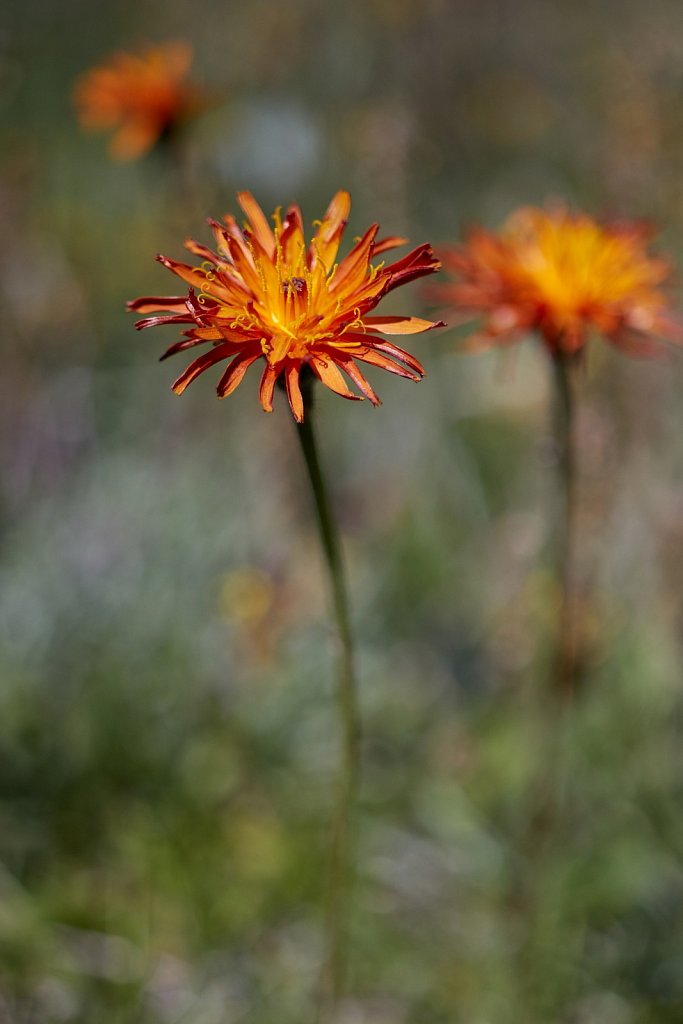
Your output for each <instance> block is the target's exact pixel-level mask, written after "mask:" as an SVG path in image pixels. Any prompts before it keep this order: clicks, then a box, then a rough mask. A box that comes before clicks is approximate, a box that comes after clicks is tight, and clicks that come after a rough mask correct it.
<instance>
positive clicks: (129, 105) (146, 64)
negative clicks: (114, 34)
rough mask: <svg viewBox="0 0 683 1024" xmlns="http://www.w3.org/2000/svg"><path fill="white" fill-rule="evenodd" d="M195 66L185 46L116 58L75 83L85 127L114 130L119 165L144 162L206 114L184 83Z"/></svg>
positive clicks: (197, 96)
mask: <svg viewBox="0 0 683 1024" xmlns="http://www.w3.org/2000/svg"><path fill="white" fill-rule="evenodd" d="M191 62H192V47H191V46H190V45H189V44H188V43H185V42H168V43H163V44H162V45H160V46H153V47H149V48H148V49H146V50H144V51H142V52H140V53H138V54H131V53H117V54H115V55H114V56H113V57H112V58H111V59H110V60H109V62H108V63H107V64H104V65H102V66H101V67H97V68H93V69H92V70H91V71H88V72H86V73H85V74H84V75H82V76H81V78H79V79H78V81H77V82H76V86H75V89H74V102H75V104H76V107H77V108H78V113H79V119H80V122H81V125H82V126H83V127H84V128H86V129H88V130H94V131H101V130H106V129H108V128H113V129H115V133H114V137H113V138H112V140H111V143H110V147H109V148H110V152H111V155H112V156H113V157H115V158H116V159H117V160H134V159H135V158H136V157H139V156H142V155H143V154H144V153H147V152H148V150H150V149H151V148H152V146H153V145H154V144H155V143H156V142H158V141H159V139H160V138H162V136H164V135H166V134H168V133H169V132H171V131H173V129H174V128H176V127H177V126H178V125H179V124H180V122H181V121H183V120H185V119H186V118H188V117H190V116H192V115H193V114H195V113H197V112H198V111H199V110H200V109H201V108H202V106H203V103H202V100H201V97H200V93H199V91H198V90H197V89H196V88H195V87H194V86H191V85H189V84H188V83H187V82H186V81H185V79H186V76H187V72H188V70H189V67H190V64H191Z"/></svg>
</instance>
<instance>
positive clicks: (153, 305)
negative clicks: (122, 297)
mask: <svg viewBox="0 0 683 1024" xmlns="http://www.w3.org/2000/svg"><path fill="white" fill-rule="evenodd" d="M126 309H127V310H129V312H131V313H162V312H163V311H164V310H168V311H169V312H173V313H182V311H183V310H184V309H187V305H186V299H185V296H184V295H168V296H164V295H160V296H156V295H143V296H141V297H140V298H139V299H133V300H132V301H131V302H127V303H126Z"/></svg>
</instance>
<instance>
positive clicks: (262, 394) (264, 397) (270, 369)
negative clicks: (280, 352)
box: [259, 363, 282, 412]
mask: <svg viewBox="0 0 683 1024" xmlns="http://www.w3.org/2000/svg"><path fill="white" fill-rule="evenodd" d="M281 369H282V367H281V366H280V367H275V366H271V365H270V363H267V364H266V368H265V370H264V371H263V376H262V377H261V385H260V387H259V401H260V403H261V406H262V408H263V411H264V412H272V411H273V392H274V391H275V381H276V380H277V379H278V377H279V376H280V370H281Z"/></svg>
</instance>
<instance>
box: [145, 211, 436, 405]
mask: <svg viewBox="0 0 683 1024" xmlns="http://www.w3.org/2000/svg"><path fill="white" fill-rule="evenodd" d="M237 198H238V201H239V204H240V206H241V207H242V210H243V211H244V213H245V214H246V216H247V218H248V221H247V223H246V224H245V226H244V228H243V229H242V228H240V227H239V226H238V224H237V221H236V220H235V218H234V217H233V216H231V215H229V214H228V215H226V216H225V217H224V221H223V223H218V222H217V221H211V220H210V221H209V224H210V225H211V227H212V228H213V233H214V238H215V243H216V248H215V250H214V249H209V248H207V247H206V246H204V245H200V244H199V243H198V242H194V241H191V240H190V241H187V242H186V243H185V246H186V248H187V249H189V251H190V252H191V253H193V254H194V255H195V256H197V257H199V258H200V259H201V260H202V263H201V266H198V267H197V266H189V265H187V264H185V263H177V262H176V261H175V260H171V259H168V258H167V257H165V256H159V257H158V259H159V260H160V262H161V263H163V265H164V266H165V267H168V269H169V270H171V271H173V273H174V274H177V276H178V277H180V278H181V279H182V280H183V281H185V282H186V283H187V284H188V285H189V286H190V288H189V293H188V294H187V295H186V296H185V295H178V296H171V297H169V298H153V297H152V298H140V299H135V300H134V301H133V302H130V303H129V304H128V307H129V309H132V310H135V311H137V312H140V313H157V314H158V313H160V314H162V315H160V316H150V317H145V319H143V320H139V321H138V322H137V324H136V325H135V326H136V327H137V328H139V329H141V328H145V327H154V326H157V325H158V324H182V325H185V326H186V328H187V329H186V330H185V331H184V332H183V340H182V341H179V342H176V343H175V344H174V345H171V347H170V348H169V349H168V351H167V352H166V353H165V355H164V356H162V358H166V357H167V356H170V355H173V354H174V353H176V352H182V351H184V350H185V349H190V348H194V347H195V346H196V345H203V344H207V343H208V344H209V346H210V347H209V349H208V351H205V352H204V353H203V355H201V356H199V358H198V359H195V360H194V362H192V363H191V364H190V365H189V366H188V368H187V369H186V370H185V372H184V373H183V374H181V376H180V377H179V378H178V379H177V380H176V382H175V384H174V385H173V389H174V391H176V392H177V393H178V394H181V393H182V392H183V391H184V390H185V388H186V387H187V386H188V384H190V383H191V382H192V381H193V380H194V379H195V377H198V376H199V374H200V373H203V372H204V370H207V369H208V368H209V367H211V366H213V365H214V364H216V363H221V362H225V361H229V362H228V366H227V368H226V369H225V370H224V372H223V375H222V376H221V378H220V380H219V382H218V387H217V392H218V396H219V397H220V398H225V397H226V396H227V395H229V394H231V392H233V391H234V390H235V388H236V387H237V386H238V384H239V383H240V382H241V380H242V378H243V377H244V375H245V373H246V371H247V370H248V369H249V367H250V366H251V365H252V363H256V362H262V363H264V364H265V365H264V368H263V373H262V375H261V385H260V401H261V405H262V407H263V408H264V409H265V411H266V412H271V411H272V408H273V392H274V388H275V383H276V381H278V379H281V381H282V380H283V381H284V385H285V387H286V390H287V396H288V399H289V404H290V406H291V409H292V412H293V414H294V417H295V419H296V420H297V421H298V422H301V421H302V420H303V416H304V402H303V397H302V393H301V386H300V377H301V373H302V371H303V370H304V369H305V368H308V369H309V370H310V371H312V373H313V374H314V375H315V376H316V377H317V378H318V379H319V380H321V381H322V383H323V384H325V385H326V386H327V387H328V388H330V389H331V390H332V391H335V392H336V393H337V394H338V395H341V396H342V397H343V398H351V399H358V398H361V397H365V398H367V399H368V400H369V401H370V402H372V404H373V405H379V399H378V398H377V395H376V394H375V392H374V391H373V389H372V387H371V385H370V383H369V382H368V381H367V380H366V378H365V376H364V375H363V373H362V372H361V369H360V367H359V366H358V363H359V362H361V363H369V364H370V365H372V366H379V367H381V368H382V369H384V370H388V371H389V372H390V373H396V374H398V375H399V376H401V377H407V378H409V379H411V380H420V379H421V377H422V376H423V375H424V370H423V368H422V366H421V365H420V363H419V362H418V361H417V359H415V358H414V356H412V355H410V354H409V353H408V352H405V351H404V350H403V349H402V348H399V347H398V345H395V344H394V343H393V342H392V341H387V340H386V339H384V338H383V337H381V335H382V334H389V335H402V334H419V333H421V332H422V331H427V330H429V329H430V328H432V327H439V326H442V324H441V322H438V323H435V322H432V321H430V320H421V319H420V318H419V317H415V316H369V315H368V314H369V313H370V311H371V310H372V309H374V308H375V306H377V304H378V303H379V301H380V299H382V298H383V296H384V295H386V294H387V292H390V291H392V290H393V289H394V288H397V287H398V286H399V285H402V284H406V283H407V282H408V281H412V280H414V279H415V278H418V277H423V276H424V275H425V274H431V273H433V272H434V271H436V270H438V269H439V267H440V265H441V264H440V263H439V261H438V260H437V259H436V257H435V256H434V253H433V251H432V248H431V246H429V245H420V246H418V247H417V248H416V249H413V250H412V252H410V253H408V255H407V256H404V257H403V258H402V259H400V260H398V261H397V262H396V263H390V264H388V265H385V263H384V262H379V263H373V262H372V261H373V260H374V259H375V258H376V257H377V256H379V255H380V254H381V253H384V252H386V251H387V250H389V249H394V248H396V246H399V245H402V244H404V242H405V239H403V238H395V237H392V238H384V239H382V240H380V241H378V240H377V231H378V225H377V224H373V225H372V226H371V227H370V228H368V230H367V231H366V232H365V234H364V235H363V237H362V238H360V239H359V240H358V241H357V242H356V244H355V245H354V247H353V248H352V249H351V251H350V252H349V253H348V255H347V256H345V257H344V258H343V259H342V260H341V261H340V262H335V261H336V257H337V250H338V248H339V244H340V241H341V238H342V235H343V232H344V228H345V226H346V222H347V219H348V215H349V210H350V208H351V198H350V196H349V194H348V192H338V193H337V194H336V195H335V196H334V198H333V199H332V202H331V203H330V205H329V207H328V209H327V211H326V213H325V215H324V217H323V219H322V220H321V221H318V222H316V223H317V226H316V231H315V234H314V236H313V239H312V241H311V242H310V244H309V245H308V246H307V245H306V242H305V239H304V228H303V221H302V217H301V211H300V209H299V207H298V206H290V207H289V209H288V210H287V212H286V213H285V216H284V218H282V217H281V215H280V211H279V209H278V210H277V211H276V212H275V214H274V217H273V221H274V227H273V228H271V226H270V224H269V223H268V220H267V218H266V217H265V216H264V214H263V211H262V210H261V208H260V206H259V205H258V203H257V202H256V201H255V199H254V198H253V196H252V195H251V194H250V193H249V192H240V193H239V194H238V197H237ZM340 371H343V372H340ZM344 374H346V377H348V378H349V379H350V380H351V381H352V382H353V383H354V384H355V385H356V387H357V388H358V390H359V391H360V395H357V394H354V392H352V391H351V390H350V388H349V386H348V384H347V382H346V380H345V377H344Z"/></svg>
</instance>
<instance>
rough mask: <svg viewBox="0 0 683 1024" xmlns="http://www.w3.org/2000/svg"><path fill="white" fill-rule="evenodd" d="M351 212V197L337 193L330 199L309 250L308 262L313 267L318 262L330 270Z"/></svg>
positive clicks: (340, 192) (343, 193) (344, 193)
mask: <svg viewBox="0 0 683 1024" xmlns="http://www.w3.org/2000/svg"><path fill="white" fill-rule="evenodd" d="M350 210H351V196H350V195H349V193H348V192H344V191H343V190H342V191H339V192H337V193H336V195H334V196H333V197H332V201H331V202H330V205H329V206H328V207H327V209H326V210H325V214H324V216H323V219H322V220H321V222H320V224H319V225H318V230H317V232H316V234H315V237H314V238H313V241H312V242H311V245H310V248H309V262H310V266H311V267H315V265H316V263H317V262H318V260H320V262H321V263H322V264H323V266H324V267H325V269H326V270H327V271H330V270H331V269H332V265H333V263H334V261H335V258H336V255H337V251H338V249H339V243H340V241H341V237H342V235H343V234H344V228H345V227H346V224H347V221H348V219H349V212H350Z"/></svg>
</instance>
